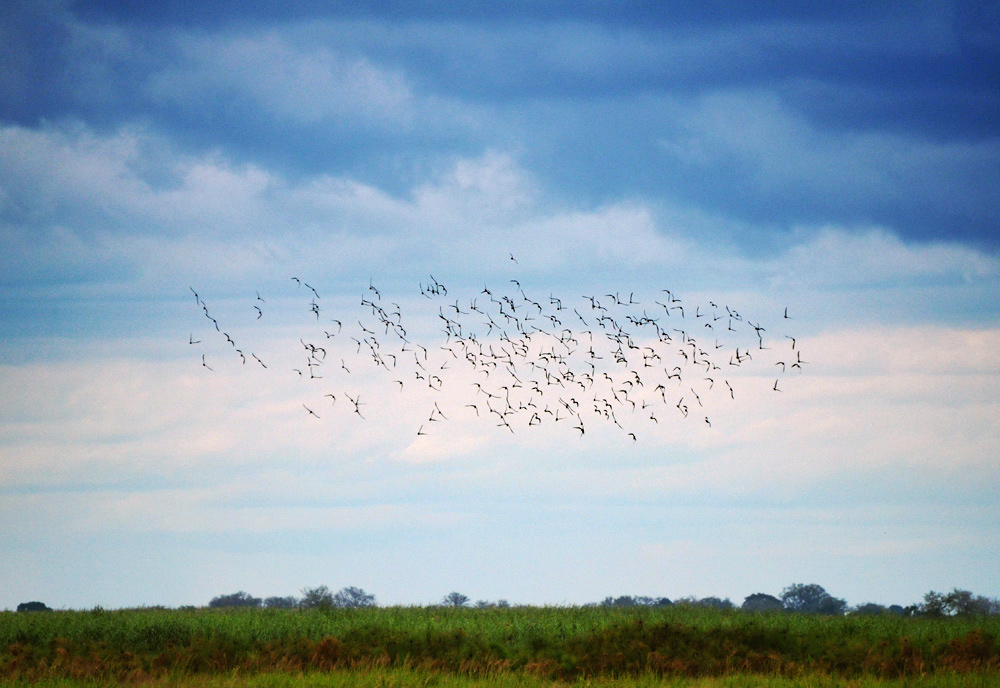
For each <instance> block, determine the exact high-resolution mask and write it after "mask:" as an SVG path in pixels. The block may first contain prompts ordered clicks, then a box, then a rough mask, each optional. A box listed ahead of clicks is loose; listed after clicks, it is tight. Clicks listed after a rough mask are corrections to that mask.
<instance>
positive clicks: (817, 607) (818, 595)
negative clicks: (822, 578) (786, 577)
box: [781, 583, 847, 616]
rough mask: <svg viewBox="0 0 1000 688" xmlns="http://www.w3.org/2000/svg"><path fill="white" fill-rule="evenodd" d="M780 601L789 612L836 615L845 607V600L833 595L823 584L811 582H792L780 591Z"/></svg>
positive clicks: (842, 611) (841, 612)
mask: <svg viewBox="0 0 1000 688" xmlns="http://www.w3.org/2000/svg"><path fill="white" fill-rule="evenodd" d="M781 601H782V603H783V604H784V607H785V609H787V610H788V611H790V612H806V613H809V614H829V615H831V616H836V615H839V614H843V613H844V610H845V609H847V602H846V601H844V600H841V599H838V598H836V597H833V596H832V595H830V593H828V592H827V591H826V590H824V589H823V586H821V585H816V584H815V583H811V584H809V585H803V584H802V583H793V584H792V585H789V586H788V587H787V588H785V589H784V590H782V591H781Z"/></svg>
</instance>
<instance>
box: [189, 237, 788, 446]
mask: <svg viewBox="0 0 1000 688" xmlns="http://www.w3.org/2000/svg"><path fill="white" fill-rule="evenodd" d="M511 260H512V261H514V262H516V260H515V259H514V257H513V256H511ZM291 283H293V284H294V287H295V290H296V294H299V295H300V296H301V299H300V302H301V303H300V305H301V310H302V313H301V315H302V316H303V319H304V321H305V322H307V323H308V324H309V325H310V327H309V328H308V333H305V334H303V336H302V337H300V338H299V340H298V344H297V345H296V348H298V347H301V348H298V351H297V354H296V356H295V360H297V361H298V363H296V364H294V365H288V364H287V363H283V362H282V363H279V362H278V360H277V359H269V357H268V356H265V355H264V354H263V353H261V352H258V351H254V350H251V349H250V348H248V347H247V346H246V345H245V344H244V343H243V341H242V339H240V338H238V337H236V336H234V332H235V330H231V329H230V328H227V327H226V325H225V323H222V322H220V321H219V319H217V318H216V317H215V315H214V314H213V311H212V310H210V309H209V306H208V304H207V303H206V302H205V300H204V299H202V297H201V295H200V294H199V293H198V292H197V291H196V290H195V289H194V288H193V287H192V288H191V291H192V292H193V293H194V299H195V303H196V304H197V306H198V307H199V309H200V310H201V312H202V314H203V316H204V318H205V320H203V321H202V322H203V323H204V325H206V326H207V330H206V333H202V334H201V335H199V337H198V338H196V337H195V334H194V332H192V333H191V335H190V338H189V340H188V342H189V344H190V345H192V346H195V345H200V344H206V343H207V342H212V341H213V340H207V339H206V338H207V337H213V338H215V339H214V343H215V344H218V345H221V346H217V347H215V349H214V351H215V353H211V354H208V353H206V352H205V351H204V350H203V351H202V353H201V356H200V363H201V366H202V367H203V368H204V369H205V370H206V371H208V372H214V371H215V366H216V365H217V364H216V360H217V359H218V357H219V356H220V355H221V352H226V354H227V355H228V356H230V357H231V359H235V360H236V361H237V363H238V364H239V365H243V366H255V367H259V368H260V369H262V370H267V371H268V372H269V373H271V374H280V375H290V376H297V377H298V378H300V379H301V380H303V381H304V382H308V383H310V384H312V385H315V387H313V388H312V391H313V392H314V394H313V396H312V397H310V398H309V399H307V401H306V402H303V403H302V409H303V410H302V413H303V414H307V415H308V416H309V417H311V418H314V419H316V420H320V419H322V418H323V417H324V416H326V415H327V414H328V413H330V412H331V410H332V409H337V410H339V411H341V412H343V410H344V409H346V412H347V414H348V415H350V416H354V417H356V418H357V419H358V420H366V418H367V416H366V409H365V406H366V405H368V403H369V401H368V400H367V399H364V398H362V394H361V393H360V391H357V390H358V389H359V386H358V385H354V386H353V387H352V384H351V382H352V380H356V379H357V378H358V377H359V376H364V375H365V374H366V373H377V374H378V375H377V377H376V379H377V380H379V382H380V384H383V385H384V387H382V388H381V391H380V392H379V396H380V397H382V398H383V399H384V398H385V397H386V396H387V395H397V396H398V395H399V394H402V393H404V392H407V391H408V390H412V389H414V388H416V389H417V390H421V391H422V392H423V393H424V396H423V398H424V400H425V401H426V402H427V411H426V415H425V416H424V419H423V422H421V423H420V424H419V426H418V427H416V428H414V432H415V434H416V436H417V437H420V436H425V435H429V434H431V433H434V432H436V431H439V428H441V427H442V426H443V425H444V424H445V423H447V422H448V421H449V419H452V418H455V417H457V416H462V417H464V418H467V419H469V418H478V419H480V420H481V421H482V420H485V421H488V422H491V423H493V424H495V425H496V426H497V427H498V428H500V429H501V430H502V431H504V432H508V431H509V432H512V433H517V432H520V431H522V430H528V429H530V428H534V427H536V426H541V425H547V424H559V425H563V426H565V427H566V428H569V429H571V430H572V432H574V433H576V434H577V435H579V436H584V435H586V434H587V433H588V431H590V430H591V428H592V427H593V426H594V425H596V424H606V425H608V426H610V427H614V428H617V429H618V430H620V432H621V433H622V434H623V436H624V437H625V438H627V440H629V441H632V442H635V441H637V439H638V435H637V433H641V432H642V431H641V427H642V424H643V423H648V424H657V425H658V424H660V423H661V421H663V420H665V419H667V418H668V417H669V416H676V417H677V418H682V419H687V420H693V421H695V422H698V423H702V424H704V425H705V426H707V427H711V425H712V420H711V415H710V409H711V404H710V400H714V399H718V398H721V399H724V400H728V401H733V400H735V399H736V398H737V389H735V388H734V383H735V382H736V378H737V377H739V375H738V373H739V372H740V371H741V369H743V368H746V367H748V366H752V365H755V364H758V363H760V364H764V365H767V366H769V368H770V371H771V372H769V373H765V375H767V380H768V383H767V384H768V387H769V391H771V392H775V393H780V392H782V385H783V378H784V377H785V376H787V375H790V374H795V373H797V372H799V371H801V369H802V367H803V366H804V365H806V363H807V361H805V360H804V359H803V358H802V353H801V351H800V349H799V347H798V344H797V342H796V339H795V338H794V337H792V336H790V335H787V334H783V333H782V334H780V335H771V334H770V333H769V332H768V330H767V329H766V328H765V327H763V326H762V325H761V324H760V323H759V322H755V321H752V320H750V319H749V318H747V317H745V316H744V315H742V314H741V313H740V312H738V311H737V310H735V309H734V308H731V307H729V306H727V305H719V304H717V303H715V302H714V301H708V302H707V303H706V304H693V303H688V302H685V301H684V300H682V299H681V298H680V297H679V295H677V294H675V293H673V292H671V291H669V290H666V289H663V290H660V291H659V292H658V293H657V298H654V299H653V300H646V299H643V301H641V302H640V301H638V300H636V295H635V293H634V292H629V293H627V294H626V293H623V292H616V293H607V294H592V295H584V296H581V297H579V298H576V299H574V300H573V301H572V302H571V301H569V300H565V299H563V298H558V297H556V296H555V295H553V294H551V293H550V294H549V295H548V296H546V297H537V296H535V295H533V294H529V293H528V292H526V290H525V289H523V288H522V286H521V283H520V282H519V281H518V280H516V279H511V280H510V281H509V282H508V284H507V285H505V288H504V289H495V288H491V287H489V286H484V287H483V289H482V290H481V291H480V292H479V293H477V294H475V295H473V296H471V297H468V296H467V297H465V298H456V297H455V295H454V294H452V293H450V292H449V290H448V288H447V287H446V286H445V285H444V284H442V283H441V282H439V281H438V280H436V279H435V278H434V277H433V276H431V277H430V278H429V280H428V281H427V282H426V283H420V284H419V294H420V296H421V297H423V298H425V299H428V300H430V301H431V302H432V303H431V304H428V305H429V306H430V307H431V308H430V311H428V309H427V308H424V309H422V312H423V313H427V312H431V313H433V315H432V317H433V318H435V319H436V321H437V324H438V326H439V336H437V341H435V342H433V343H431V342H430V341H427V345H424V344H421V343H419V342H418V341H417V337H416V335H415V334H414V333H413V332H411V328H410V327H409V326H408V325H407V324H406V323H405V322H404V319H403V314H402V312H401V308H400V306H399V305H398V304H397V303H395V302H390V301H389V300H388V299H383V296H382V293H381V291H380V289H379V288H378V287H377V286H376V285H375V284H374V283H372V282H371V281H369V284H368V287H367V288H366V289H364V290H363V292H362V294H361V297H360V311H358V312H355V313H354V315H352V316H350V319H348V316H347V315H346V314H345V313H341V312H339V311H334V312H331V310H330V308H328V307H327V306H325V305H324V301H323V299H321V297H320V294H319V292H318V291H317V290H316V288H315V287H313V286H312V285H310V284H309V283H308V282H306V281H304V280H302V279H300V278H298V277H292V278H291ZM413 296H414V297H415V296H416V294H414V295H413ZM434 306H436V308H433V307H434ZM268 309H269V305H268V302H267V301H266V300H265V299H264V298H263V297H262V296H261V294H260V292H259V291H258V292H256V299H255V300H254V301H253V302H252V303H251V304H250V305H249V306H246V307H245V309H244V310H246V311H247V313H246V315H247V316H249V320H250V322H258V321H261V320H264V321H265V322H266V314H267V313H268ZM358 313H360V317H355V316H357V315H358ZM791 320H792V317H791V316H790V315H789V313H788V309H787V308H785V310H784V313H783V314H782V316H781V322H782V323H783V324H787V323H789V322H790V321H791ZM418 324H419V325H421V328H418V329H422V330H424V331H425V330H426V324H427V323H426V322H421V323H418ZM425 341H426V340H425ZM765 352H768V353H769V354H770V355H769V356H764V355H763V354H764V353H765ZM209 356H212V358H210V357H209ZM765 359H767V362H766V363H763V362H764V361H765ZM775 359H777V360H775ZM282 360H283V359H282ZM772 373H773V374H772ZM758 377H760V376H759V375H758ZM772 379H773V384H772V383H771V380H772ZM446 388H448V389H449V392H458V393H457V394H454V393H452V394H447V395H445V394H441V395H440V396H438V397H435V395H437V394H439V393H441V392H442V391H443V390H445V389H446ZM427 395H430V396H429V398H428V396H427ZM456 398H457V399H458V400H459V401H458V402H456V401H455V400H456Z"/></svg>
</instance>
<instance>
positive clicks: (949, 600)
mask: <svg viewBox="0 0 1000 688" xmlns="http://www.w3.org/2000/svg"><path fill="white" fill-rule="evenodd" d="M920 613H921V614H924V615H926V616H985V615H987V614H1000V600H996V599H990V598H988V597H983V596H982V595H973V594H972V593H971V592H969V591H968V590H959V589H958V588H955V589H953V590H952V591H951V592H949V593H947V594H945V593H940V592H934V591H933V590H932V591H930V592H929V593H927V594H926V595H924V603H923V604H922V605H920Z"/></svg>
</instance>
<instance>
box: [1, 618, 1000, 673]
mask: <svg viewBox="0 0 1000 688" xmlns="http://www.w3.org/2000/svg"><path fill="white" fill-rule="evenodd" d="M998 639H1000V617H997V616H952V617H948V616H940V617H931V616H922V617H906V616H903V615H894V614H878V615H871V614H855V615H841V616H824V615H819V614H788V613H784V612H772V613H760V612H746V611H743V610H740V609H728V608H718V607H715V606H712V605H692V604H673V605H671V606H654V605H631V606H619V605H614V606H603V605H594V606H587V607H558V608H556V607H499V606H493V607H484V608H475V607H470V606H464V605H463V606H435V607H405V608H404V607H387V608H379V607H373V606H361V607H354V608H340V607H333V606H332V607H324V608H312V609H306V608H302V607H299V608H296V609H276V608H260V607H252V606H251V607H246V606H243V607H209V608H202V609H194V608H190V609H184V610H166V609H135V610H119V611H106V610H102V609H95V610H91V611H53V612H50V613H46V614H23V613H16V612H0V677H3V678H4V679H6V680H8V681H10V680H15V681H53V680H57V679H76V680H84V679H86V680H105V681H111V680H114V681H129V682H136V681H155V680H160V679H168V678H171V679H178V680H179V679H180V678H183V677H189V676H194V675H197V676H220V677H221V676H224V675H228V676H232V675H234V674H235V673H238V674H239V675H241V676H257V675H261V674H265V673H272V672H284V673H288V672H292V673H294V674H295V675H302V674H309V673H310V672H314V671H331V670H336V671H338V672H345V671H362V670H363V671H376V672H386V671H396V670H400V671H402V670H407V671H415V672H434V673H437V674H440V675H442V676H462V677H467V678H470V680H471V678H480V679H481V678H487V677H495V676H500V675H504V676H506V675H508V674H514V675H518V676H534V677H541V678H544V679H547V680H553V679H558V680H576V679H584V678H591V679H600V680H604V679H610V678H622V677H630V678H631V679H634V680H636V681H638V680H640V679H641V678H642V677H714V678H724V677H733V676H756V677H765V676H766V677H789V678H795V677H803V676H820V675H825V676H830V677H839V678H843V679H862V678H866V677H867V678H872V679H876V678H877V679H890V678H894V677H919V676H923V675H928V674H930V675H941V676H944V675H950V674H954V673H963V674H970V675H971V674H972V673H975V674H976V675H985V676H989V677H990V678H991V679H992V680H993V682H994V683H995V679H997V678H998V677H1000V642H998ZM672 680H673V679H672ZM199 685H201V684H199ZM707 685H725V684H721V683H720V684H707ZM734 685H736V684H734ZM740 685H752V684H740ZM817 685H819V684H817ZM827 685H837V684H827ZM963 685H964V684H963Z"/></svg>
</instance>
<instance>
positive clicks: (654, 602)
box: [601, 595, 673, 607]
mask: <svg viewBox="0 0 1000 688" xmlns="http://www.w3.org/2000/svg"><path fill="white" fill-rule="evenodd" d="M672 604H673V602H671V601H670V600H668V599H667V598H666V597H646V596H642V595H639V596H632V595H621V596H619V597H605V598H604V599H603V600H601V606H602V607H669V606H671V605H672Z"/></svg>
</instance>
